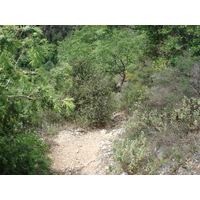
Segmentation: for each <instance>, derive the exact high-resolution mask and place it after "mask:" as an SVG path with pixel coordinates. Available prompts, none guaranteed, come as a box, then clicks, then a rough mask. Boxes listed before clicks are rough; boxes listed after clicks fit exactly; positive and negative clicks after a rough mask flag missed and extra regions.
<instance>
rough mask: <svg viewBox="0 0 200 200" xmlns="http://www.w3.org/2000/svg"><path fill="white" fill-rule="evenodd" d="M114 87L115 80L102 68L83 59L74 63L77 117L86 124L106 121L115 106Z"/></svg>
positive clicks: (74, 91) (74, 96)
mask: <svg viewBox="0 0 200 200" xmlns="http://www.w3.org/2000/svg"><path fill="white" fill-rule="evenodd" d="M113 88H114V84H113V81H112V80H111V79H110V78H109V76H105V75H104V73H103V72H102V70H101V69H98V68H96V67H95V66H92V65H91V64H90V63H87V62H83V61H82V62H78V63H77V64H76V65H74V85H73V92H72V97H73V98H74V104H75V106H76V107H75V117H76V119H77V120H78V121H79V122H81V123H83V124H85V125H87V124H101V123H105V122H106V121H107V120H108V119H109V118H110V116H111V114H112V112H113V109H114V106H115V103H114V99H113V95H112V91H113Z"/></svg>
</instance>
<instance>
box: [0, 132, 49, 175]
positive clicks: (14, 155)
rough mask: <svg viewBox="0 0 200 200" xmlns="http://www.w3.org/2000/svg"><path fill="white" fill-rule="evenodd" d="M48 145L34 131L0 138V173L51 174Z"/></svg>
mask: <svg viewBox="0 0 200 200" xmlns="http://www.w3.org/2000/svg"><path fill="white" fill-rule="evenodd" d="M45 154H46V146H45V145H44V144H43V143H42V141H41V140H40V139H39V137H38V136H36V135H35V134H32V133H24V134H19V135H17V136H16V137H14V136H10V137H8V136H4V137H1V138H0V163H1V165H0V174H2V175H34V174H35V175H40V174H49V170H48V167H49V166H50V159H49V158H48V157H47V156H46V155H45Z"/></svg>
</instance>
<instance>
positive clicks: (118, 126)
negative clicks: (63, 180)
mask: <svg viewBox="0 0 200 200" xmlns="http://www.w3.org/2000/svg"><path fill="white" fill-rule="evenodd" d="M125 120H126V117H125V115H124V113H115V114H113V117H112V128H111V127H108V128H105V129H96V130H91V131H85V130H83V129H81V128H67V129H66V130H63V131H61V132H60V133H59V134H58V136H57V137H56V138H55V139H53V143H54V145H53V146H52V149H51V153H50V155H49V156H50V157H51V159H52V170H55V171H60V172H62V174H65V175H74V174H78V175H105V174H109V165H110V164H114V161H113V152H112V141H113V140H115V139H116V138H117V137H119V135H121V134H122V133H123V132H124V131H125V128H124V122H125Z"/></svg>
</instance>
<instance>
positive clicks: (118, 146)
mask: <svg viewBox="0 0 200 200" xmlns="http://www.w3.org/2000/svg"><path fill="white" fill-rule="evenodd" d="M113 152H114V155H115V159H116V161H118V162H119V164H120V166H121V168H122V169H123V171H125V172H128V173H130V174H136V173H138V172H140V170H141V168H143V167H144V166H143V165H144V164H145V162H144V161H145V156H146V153H147V150H146V138H145V136H144V133H141V135H140V137H138V138H137V139H135V140H130V139H128V138H126V139H123V140H122V141H115V142H114V145H113Z"/></svg>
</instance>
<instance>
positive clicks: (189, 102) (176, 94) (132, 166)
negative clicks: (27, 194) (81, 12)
mask: <svg viewBox="0 0 200 200" xmlns="http://www.w3.org/2000/svg"><path fill="white" fill-rule="evenodd" d="M199 36H200V26H187V25H185V26H183V25H181V26H179V25H177V26H175V25H172V26H166V25H163V26H162V25H159V26H158V25H156V26H153V25H152V26H138V25H137V26H133V25H130V26H128V25H126V26H111V25H110V26H106V25H105V26H52V25H51V26H23V25H21V26H13V25H8V26H5V25H3V26H2V25H1V26H0V174H5V175H8V174H25V175H32V174H56V173H57V172H54V171H52V170H51V169H50V166H51V160H50V158H48V156H47V152H48V149H49V145H50V144H49V143H48V140H46V138H48V137H50V136H52V135H53V134H55V133H57V132H58V130H60V128H61V127H62V126H63V125H65V124H66V123H76V124H78V125H79V126H81V127H83V128H88V127H90V128H100V127H105V126H106V125H107V124H109V123H111V121H112V120H111V116H112V114H113V112H119V111H123V112H125V113H126V115H128V116H129V120H128V121H127V122H126V131H125V132H124V133H123V135H122V136H121V138H119V139H117V140H115V141H114V142H113V147H112V148H113V153H114V158H115V161H116V163H117V165H115V166H110V173H112V174H120V173H122V172H125V173H127V174H180V173H182V174H187V173H189V174H192V173H193V172H194V171H195V170H196V168H197V165H196V164H195V163H194V162H193V160H194V159H193V158H194V157H195V156H196V155H199V154H198V153H200V48H199V46H200V39H199ZM195 158H196V157H195ZM199 160H200V158H199ZM180 170H182V172H180Z"/></svg>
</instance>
